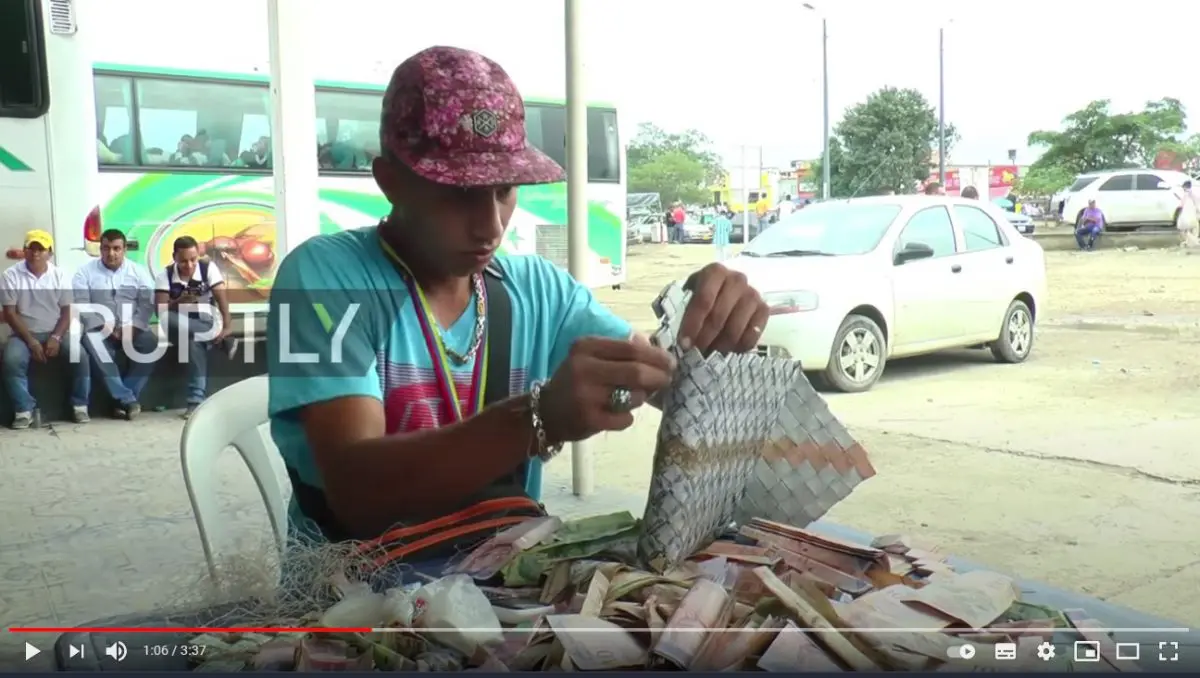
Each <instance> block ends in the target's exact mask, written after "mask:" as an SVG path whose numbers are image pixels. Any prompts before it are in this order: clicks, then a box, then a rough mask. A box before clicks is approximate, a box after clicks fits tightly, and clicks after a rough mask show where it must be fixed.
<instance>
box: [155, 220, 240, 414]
mask: <svg viewBox="0 0 1200 678" xmlns="http://www.w3.org/2000/svg"><path fill="white" fill-rule="evenodd" d="M173 258H174V260H175V263H173V264H170V265H168V266H167V267H166V268H165V269H163V270H161V271H159V272H158V277H157V278H156V279H155V281H154V303H155V305H156V306H157V307H158V322H159V324H160V325H162V326H163V327H164V328H166V331H167V337H169V338H170V340H171V341H173V342H175V345H176V346H177V347H178V348H179V357H180V359H181V360H183V359H186V360H187V363H188V382H187V409H186V410H185V411H184V413H183V416H184V418H187V417H190V416H191V414H192V412H193V411H195V409H196V407H198V406H199V405H200V403H202V402H204V398H205V397H207V395H208V351H209V349H211V348H213V347H221V348H224V349H225V350H227V351H229V352H230V353H232V352H233V351H234V350H235V348H236V346H235V345H234V344H233V343H232V342H229V341H226V338H227V337H228V336H229V331H230V328H231V325H232V321H231V319H230V316H229V298H228V297H227V296H226V295H225V279H224V278H223V277H221V269H220V268H217V266H216V264H213V263H212V262H210V261H207V260H203V259H201V258H200V244H199V243H197V242H196V239H195V238H193V237H191V236H189V235H185V236H183V237H181V238H176V239H175V249H174V255H173ZM214 302H215V304H216V307H217V310H218V312H219V313H220V314H221V315H220V318H219V319H218V318H215V317H214V315H213V305H214Z"/></svg>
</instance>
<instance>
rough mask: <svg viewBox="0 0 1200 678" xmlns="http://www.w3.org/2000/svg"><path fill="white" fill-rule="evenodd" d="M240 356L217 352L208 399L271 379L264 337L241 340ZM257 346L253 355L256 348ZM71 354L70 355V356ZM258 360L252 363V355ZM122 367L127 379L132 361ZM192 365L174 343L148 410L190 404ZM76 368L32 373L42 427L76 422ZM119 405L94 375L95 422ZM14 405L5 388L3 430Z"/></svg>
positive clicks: (35, 368)
mask: <svg viewBox="0 0 1200 678" xmlns="http://www.w3.org/2000/svg"><path fill="white" fill-rule="evenodd" d="M241 342H242V343H241V345H240V346H239V347H238V350H237V353H236V354H235V355H234V356H233V358H232V359H231V358H230V357H229V355H228V354H226V353H225V352H224V351H218V350H214V351H212V352H211V353H210V354H209V358H208V374H209V377H208V394H209V395H212V394H214V393H216V392H217V391H219V390H221V389H223V388H225V387H226V386H229V385H230V384H233V383H236V382H238V381H241V380H242V379H246V378H248V377H253V376H257V375H260V374H266V372H267V353H266V343H265V341H264V337H263V336H262V335H258V336H255V337H253V339H252V340H251V341H249V342H248V341H247V340H246V339H244V338H243V339H241ZM250 344H253V350H248V349H250ZM64 353H65V352H64ZM251 355H252V356H253V359H250V356H251ZM116 361H117V365H118V366H119V367H120V369H121V374H127V370H128V368H129V360H128V359H127V358H126V357H125V356H123V355H118V356H117V358H116ZM186 387H187V365H186V364H183V363H180V362H179V354H178V351H177V349H176V347H175V346H174V345H173V344H170V343H168V348H167V350H166V351H165V352H164V353H163V355H162V357H161V358H159V359H158V361H157V362H156V363H155V365H154V372H153V373H152V374H151V375H150V381H149V382H147V384H146V388H145V389H143V391H142V394H141V398H140V402H141V405H142V409H143V410H155V409H177V408H183V407H184V406H185V405H186V399H187V393H186ZM70 388H71V366H70V364H69V363H68V362H67V359H66V357H65V356H60V358H59V359H58V360H53V361H50V362H48V363H46V364H45V365H38V364H36V363H35V364H33V365H31V366H30V370H29V391H30V393H32V394H33V397H34V399H35V400H37V403H38V409H39V410H41V414H42V422H43V423H44V424H45V423H50V422H55V421H70V419H71V406H70ZM116 406H117V403H115V402H114V401H113V399H112V398H111V397H110V396H109V395H108V392H107V391H105V389H104V383H103V382H102V381H101V380H100V377H99V375H98V374H97V373H95V372H93V373H92V392H91V397H90V399H89V406H88V409H89V411H90V412H91V415H92V416H93V417H97V418H98V417H108V416H111V415H112V413H113V412H114V410H115V409H116ZM13 415H14V412H13V406H12V400H11V399H10V398H9V397H8V393H7V391H4V390H3V389H0V426H7V425H8V424H9V422H11V421H12V419H13Z"/></svg>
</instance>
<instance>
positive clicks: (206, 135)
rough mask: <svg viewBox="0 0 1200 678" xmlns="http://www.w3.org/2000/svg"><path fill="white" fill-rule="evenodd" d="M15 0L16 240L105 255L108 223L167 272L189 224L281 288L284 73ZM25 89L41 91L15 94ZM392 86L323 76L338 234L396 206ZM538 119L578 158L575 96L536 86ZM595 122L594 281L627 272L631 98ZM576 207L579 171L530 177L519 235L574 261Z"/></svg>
mask: <svg viewBox="0 0 1200 678" xmlns="http://www.w3.org/2000/svg"><path fill="white" fill-rule="evenodd" d="M4 4H5V5H6V6H14V5H23V6H25V7H27V8H29V12H28V14H27V15H26V16H24V17H16V18H15V19H20V20H22V21H24V25H25V26H27V34H28V35H27V38H26V43H25V44H26V45H27V46H28V48H27V49H26V50H25V51H26V52H27V53H28V54H29V59H27V62H28V63H27V65H28V68H27V69H26V68H17V69H8V68H7V67H6V69H5V71H6V72H5V74H4V75H3V77H4V78H5V80H4V81H3V82H2V83H0V86H2V87H3V89H2V90H0V101H3V102H4V105H3V106H0V243H2V244H3V245H4V247H6V248H12V247H14V246H17V247H19V245H20V238H21V234H22V233H24V232H25V231H27V230H30V229H33V228H41V229H45V230H47V231H50V232H51V233H52V234H53V235H54V237H55V241H56V246H57V247H56V249H57V252H56V261H57V262H58V263H59V265H60V266H67V267H73V266H76V265H78V264H79V263H82V262H83V261H84V260H86V258H87V257H89V256H97V255H98V249H99V242H98V240H99V235H100V232H101V231H102V230H104V229H108V228H117V229H120V230H121V231H123V232H124V233H125V234H126V236H127V238H128V240H129V241H130V243H131V250H132V251H131V252H130V254H129V256H130V258H131V259H132V260H134V261H136V262H137V263H139V264H143V265H145V266H147V267H148V268H150V269H151V270H152V271H157V270H158V269H159V268H160V267H162V266H164V265H166V263H167V262H169V260H170V251H171V244H172V242H173V241H174V239H175V238H177V237H179V236H181V235H190V236H193V237H195V238H196V240H197V241H199V242H201V243H203V244H204V245H205V247H206V248H207V249H208V250H210V254H213V255H215V254H216V253H217V252H219V253H220V255H219V256H212V257H211V258H212V259H213V261H214V262H215V263H217V265H219V266H220V267H221V270H222V273H223V274H224V276H225V277H226V279H227V280H228V281H230V287H231V288H232V289H245V290H247V291H251V290H252V291H255V292H256V294H252V295H251V298H255V297H257V296H259V295H261V297H262V298H263V299H265V298H266V297H267V296H268V295H269V292H270V288H271V283H272V280H273V276H274V270H275V266H276V265H277V264H278V262H279V261H280V260H281V259H282V258H283V255H284V254H285V252H282V251H278V249H279V248H280V247H282V245H281V243H286V242H287V241H288V238H287V235H286V234H282V237H277V235H278V234H277V233H276V229H275V217H274V202H275V192H274V182H273V177H272V173H271V156H270V152H269V150H270V147H271V144H270V137H271V115H270V113H271V99H270V93H269V79H268V78H267V77H266V76H265V75H262V74H253V73H224V72H209V71H203V70H178V69H167V68H154V67H148V66H138V65H124V64H102V63H93V62H92V61H91V60H90V59H87V58H86V57H87V55H89V54H90V53H91V52H90V51H89V50H87V49H86V48H85V47H84V46H83V44H80V36H79V31H78V29H77V28H76V27H75V26H74V25H73V23H74V17H73V16H71V11H72V6H71V3H70V2H65V1H63V0H25V1H24V2H21V0H5V2H4ZM9 19H10V17H3V20H4V21H8V20H9ZM414 51H415V50H414ZM6 63H8V62H6ZM81 64H82V66H83V67H82V69H81V68H80V65H81ZM9 71H12V72H9ZM25 83H28V84H25ZM518 85H520V83H518ZM10 91H11V92H15V93H17V94H19V95H21V96H24V98H25V99H28V101H25V102H23V105H20V106H13V105H9V102H10V101H12V97H10V96H9V92H10ZM382 96H383V86H382V85H380V84H371V83H351V82H318V83H317V84H316V112H317V119H316V124H315V129H314V130H313V152H314V153H317V154H318V162H319V166H320V170H319V172H320V177H319V181H318V186H319V199H320V209H321V214H320V229H321V232H323V233H328V232H335V231H338V230H341V229H346V228H357V227H361V226H365V225H370V224H372V223H374V222H375V221H377V220H378V219H379V218H380V217H381V216H383V215H384V214H385V213H386V211H387V209H388V206H387V203H386V201H385V200H384V198H383V196H382V195H380V193H379V192H378V189H377V188H376V186H375V183H374V180H373V179H372V177H371V176H370V171H369V168H370V161H371V159H372V158H373V157H375V155H377V154H378V153H379V148H378V145H379V141H378V136H379V135H378V131H379V112H380V107H381V101H382ZM85 102H86V103H85ZM85 105H86V107H87V109H90V110H85V111H84V114H82V115H81V109H82V108H83V106H85ZM93 111H94V119H93V117H92V115H91V113H92V112H93ZM526 118H527V121H526V124H527V129H528V134H529V139H530V142H531V143H533V144H534V145H536V146H537V147H538V148H540V149H542V150H543V151H545V152H546V153H547V154H549V155H550V156H551V157H552V158H554V159H555V160H557V161H558V162H559V163H560V164H564V165H565V162H566V157H565V156H566V108H565V105H564V102H563V101H562V100H556V99H553V98H528V99H527V100H526ZM587 123H588V125H587V126H588V202H589V206H588V245H589V249H590V251H591V253H592V256H593V259H592V261H591V262H590V264H589V266H588V271H589V278H590V279H589V280H587V281H586V282H587V283H588V284H589V285H590V286H592V287H601V286H610V285H619V284H620V283H621V282H623V281H624V279H625V271H626V267H625V255H626V229H625V173H624V171H625V153H624V146H623V144H622V135H621V131H620V121H619V118H618V112H617V108H616V107H615V106H613V105H605V104H595V105H589V107H588V112H587ZM92 127H94V130H91V129H90V128H92ZM93 132H94V133H93ZM93 208H95V209H93ZM566 219H567V202H566V184H553V185H548V186H534V187H525V188H522V189H521V190H520V191H519V193H518V209H517V212H516V214H515V215H514V217H513V220H512V222H511V225H510V228H509V232H508V234H507V236H506V242H505V244H504V246H503V250H504V251H505V252H506V253H508V254H533V253H536V254H541V255H543V256H546V257H547V258H549V259H550V260H552V261H555V262H556V263H558V264H560V265H562V266H564V267H565V266H566V263H567V239H566V234H567V229H566V226H565V224H566ZM15 254H16V253H15V252H12V251H11V250H10V256H14V255H15ZM242 298H243V299H245V298H246V297H245V296H243V297H242Z"/></svg>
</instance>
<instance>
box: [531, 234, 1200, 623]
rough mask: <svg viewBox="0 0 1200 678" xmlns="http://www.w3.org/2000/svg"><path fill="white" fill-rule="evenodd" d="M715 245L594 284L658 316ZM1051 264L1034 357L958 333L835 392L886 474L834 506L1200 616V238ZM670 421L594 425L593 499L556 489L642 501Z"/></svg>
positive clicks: (1093, 589)
mask: <svg viewBox="0 0 1200 678" xmlns="http://www.w3.org/2000/svg"><path fill="white" fill-rule="evenodd" d="M710 256H711V248H709V247H706V246H702V245H683V246H662V245H646V246H640V247H638V248H635V249H634V250H633V251H632V252H631V256H630V260H629V282H628V283H626V284H625V285H624V286H623V287H622V289H620V290H611V291H610V290H604V291H601V292H600V293H599V296H600V297H601V298H602V299H603V300H604V301H605V302H606V303H608V304H609V305H610V306H611V307H612V308H614V309H615V310H616V311H618V312H619V313H621V314H622V315H624V316H625V317H627V318H629V319H630V320H631V321H633V322H634V323H635V325H637V326H638V327H642V328H648V327H651V326H652V324H653V315H652V313H651V311H650V310H649V302H650V300H651V299H652V298H653V296H654V295H655V294H656V293H657V292H658V291H659V290H661V288H662V287H663V285H665V284H666V283H667V282H668V281H670V280H671V279H674V278H676V277H682V276H685V275H686V274H687V273H689V272H690V271H692V270H694V269H696V268H697V267H699V266H700V265H702V264H703V263H705V262H706V261H707V260H708V259H709V257H710ZM1047 267H1048V275H1049V279H1050V299H1049V305H1048V307H1047V308H1045V309H1044V310H1043V313H1042V314H1041V317H1039V318H1038V333H1037V337H1036V341H1035V347H1034V351H1033V354H1032V356H1031V358H1030V359H1029V361H1028V362H1026V363H1025V364H1023V365H999V364H996V363H994V362H992V360H991V356H990V354H989V353H988V352H986V351H966V350H964V351H954V352H949V353H946V354H940V355H936V356H928V357H923V358H916V359H911V360H907V361H896V362H894V363H890V364H889V365H888V371H887V373H885V375H884V377H883V379H882V381H881V382H880V383H879V384H878V385H877V386H876V388H875V389H874V390H872V391H870V392H868V393H864V394H858V395H842V394H836V395H831V396H829V400H830V403H831V406H832V407H833V409H834V411H835V412H836V413H837V414H838V415H839V416H840V417H841V418H842V419H843V421H845V422H846V423H847V424H848V425H849V426H850V428H851V429H852V431H853V432H854V433H855V435H856V436H858V438H859V439H860V440H861V441H862V442H863V443H864V445H865V446H866V448H867V450H868V451H869V453H870V455H871V458H872V460H873V462H874V464H875V466H876V468H877V470H878V472H879V473H878V475H877V476H876V477H875V478H873V479H871V480H870V481H868V482H866V483H865V484H863V485H861V486H860V487H859V488H858V489H857V490H856V491H855V492H854V494H853V495H852V496H851V497H850V498H849V499H847V500H846V501H844V502H843V503H842V504H840V505H838V506H837V507H835V508H834V510H833V511H832V512H831V514H830V515H829V516H828V518H829V519H831V520H833V521H835V522H838V523H841V524H845V525H850V526H854V527H857V528H859V529H862V530H866V531H869V532H872V533H876V534H882V533H895V532H900V533H904V534H909V535H912V536H914V537H920V538H925V539H927V540H929V541H931V542H933V543H935V544H937V545H938V546H939V547H941V548H942V549H943V550H945V551H947V552H952V553H955V554H957V555H959V556H962V557H965V558H969V559H971V560H975V561H977V562H982V563H985V564H987V565H990V566H993V567H996V568H998V569H1001V570H1004V571H1009V572H1013V573H1017V574H1020V575H1021V576H1024V577H1026V578H1030V579H1036V580H1040V581H1045V582H1047V583H1050V584H1054V585H1057V586H1061V587H1064V588H1068V589H1073V590H1079V591H1083V592H1086V593H1088V594H1091V595H1094V596H1097V597H1099V598H1102V599H1106V600H1110V601H1112V602H1114V603H1118V604H1122V605H1126V606H1129V607H1132V608H1135V609H1139V610H1142V611H1144V612H1147V613H1151V614H1155V615H1159V616H1162V617H1166V618H1169V619H1174V620H1177V621H1181V622H1190V623H1200V545H1198V544H1197V541H1196V534H1197V533H1196V525H1197V524H1200V456H1192V454H1194V453H1195V452H1194V451H1195V450H1196V447H1197V445H1196V443H1195V441H1196V440H1197V438H1200V416H1198V415H1197V414H1196V413H1197V412H1198V411H1200V392H1198V390H1197V388H1196V387H1197V385H1198V384H1200V256H1188V254H1187V253H1185V252H1180V251H1173V250H1158V251H1132V252H1124V251H1119V250H1117V251H1101V252H1095V253H1086V254H1079V253H1074V252H1050V253H1048V254H1047ZM656 427H657V413H656V412H653V411H652V410H649V409H646V410H644V411H642V412H641V413H640V414H639V420H638V423H637V425H636V426H635V427H634V428H633V429H631V430H629V431H626V432H622V433H619V434H610V435H608V436H605V437H604V438H603V439H601V440H597V441H595V442H594V443H593V444H592V445H591V446H590V451H591V455H592V456H593V458H594V459H595V483H596V488H597V490H596V493H595V496H594V498H590V499H589V500H588V501H586V502H578V500H575V499H573V498H570V497H569V496H568V497H567V498H561V499H558V500H555V501H553V504H554V506H555V507H561V509H562V510H564V512H570V511H571V509H572V507H571V504H572V503H573V502H578V503H579V504H580V506H579V507H578V508H582V504H584V503H586V504H594V502H595V501H597V500H603V499H605V498H607V500H608V501H611V502H613V503H614V505H623V506H626V507H628V508H630V509H632V510H635V511H640V510H641V507H642V505H643V503H644V501H645V491H646V482H647V478H648V477H649V473H650V465H651V458H652V454H653V440H654V432H655V429H656ZM1188 450H1193V452H1189V451H1188ZM563 461H564V462H565V461H566V460H563ZM570 485H571V465H570V464H569V463H562V462H560V463H556V464H553V465H551V467H550V468H549V469H548V477H547V494H548V495H549V496H551V497H553V496H555V495H556V494H557V495H558V496H559V497H563V496H564V495H569V491H570Z"/></svg>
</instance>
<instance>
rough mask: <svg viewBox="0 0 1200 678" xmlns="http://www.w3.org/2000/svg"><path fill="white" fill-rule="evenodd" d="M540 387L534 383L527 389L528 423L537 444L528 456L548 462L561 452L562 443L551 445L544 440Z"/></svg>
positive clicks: (540, 385) (548, 441)
mask: <svg viewBox="0 0 1200 678" xmlns="http://www.w3.org/2000/svg"><path fill="white" fill-rule="evenodd" d="M542 385H543V384H542V382H540V381H535V382H533V386H532V387H531V388H530V389H529V423H530V424H531V425H532V426H533V437H534V441H535V442H536V443H537V449H536V450H535V451H534V453H533V454H531V455H529V456H530V457H537V458H538V459H541V460H542V461H550V460H551V459H553V458H554V457H555V455H557V454H558V453H559V452H561V451H562V448H563V446H562V443H557V444H554V445H551V444H550V440H549V439H547V438H546V426H545V422H544V421H543V420H542Z"/></svg>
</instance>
